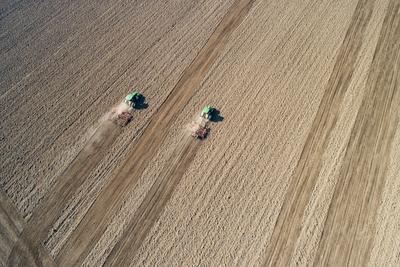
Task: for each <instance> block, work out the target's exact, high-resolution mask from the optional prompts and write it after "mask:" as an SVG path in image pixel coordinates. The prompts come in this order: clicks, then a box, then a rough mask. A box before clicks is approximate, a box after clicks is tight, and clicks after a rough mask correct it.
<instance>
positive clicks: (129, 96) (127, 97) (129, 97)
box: [125, 92, 139, 101]
mask: <svg viewBox="0 0 400 267" xmlns="http://www.w3.org/2000/svg"><path fill="white" fill-rule="evenodd" d="M138 95H139V93H138V92H133V93H130V94H129V95H127V96H126V97H125V99H126V100H128V101H132V100H133V98H135V97H136V96H138Z"/></svg>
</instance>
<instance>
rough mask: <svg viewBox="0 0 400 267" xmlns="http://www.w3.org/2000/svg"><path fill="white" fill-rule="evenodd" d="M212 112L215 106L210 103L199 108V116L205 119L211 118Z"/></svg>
mask: <svg viewBox="0 0 400 267" xmlns="http://www.w3.org/2000/svg"><path fill="white" fill-rule="evenodd" d="M214 112H215V108H214V107H213V106H211V105H207V106H205V107H204V108H203V109H202V110H201V114H200V116H201V117H203V118H205V119H207V120H211V118H212V117H213V115H214Z"/></svg>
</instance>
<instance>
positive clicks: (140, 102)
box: [134, 97, 149, 110]
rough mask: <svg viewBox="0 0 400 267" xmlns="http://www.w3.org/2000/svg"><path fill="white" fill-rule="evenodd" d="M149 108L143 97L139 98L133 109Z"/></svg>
mask: <svg viewBox="0 0 400 267" xmlns="http://www.w3.org/2000/svg"><path fill="white" fill-rule="evenodd" d="M148 107H149V103H147V101H146V98H145V97H141V98H140V99H139V100H137V101H136V103H135V107H134V109H139V110H141V109H146V108H148Z"/></svg>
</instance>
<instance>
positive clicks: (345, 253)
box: [315, 0, 400, 266]
mask: <svg viewBox="0 0 400 267" xmlns="http://www.w3.org/2000/svg"><path fill="white" fill-rule="evenodd" d="M399 12H400V2H399V1H398V0H392V1H391V2H390V3H389V8H388V10H387V14H386V17H385V20H384V23H383V25H384V26H383V28H382V31H381V34H380V38H379V41H378V44H377V49H376V51H375V55H374V59H373V62H372V68H371V72H370V73H369V76H368V82H367V91H366V94H365V97H364V99H363V102H362V104H361V107H360V110H359V112H358V114H357V119H356V123H355V125H354V128H353V130H352V133H351V136H350V140H349V143H348V148H347V151H346V154H345V158H344V161H343V165H342V167H341V171H340V175H339V178H338V182H337V184H336V187H335V192H334V195H333V199H332V202H331V204H330V207H329V212H328V216H327V219H326V221H325V226H324V231H323V234H322V239H321V241H320V246H319V251H318V253H317V258H316V261H315V265H318V266H328V265H329V266H332V265H337V266H345V265H346V266H366V265H367V263H368V262H369V256H370V252H371V245H372V243H373V238H374V235H375V228H376V214H377V210H378V208H379V204H380V201H381V194H382V189H383V186H384V184H385V178H386V169H387V165H388V163H389V156H390V149H391V147H392V141H393V137H394V134H395V130H396V126H397V125H398V120H399V115H398V114H399V113H398V108H399V106H400V92H399V91H400V15H399V14H400V13H399Z"/></svg>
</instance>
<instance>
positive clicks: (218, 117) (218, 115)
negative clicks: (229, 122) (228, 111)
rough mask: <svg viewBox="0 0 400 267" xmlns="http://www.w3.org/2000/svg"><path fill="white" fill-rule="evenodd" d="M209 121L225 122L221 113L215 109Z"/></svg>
mask: <svg viewBox="0 0 400 267" xmlns="http://www.w3.org/2000/svg"><path fill="white" fill-rule="evenodd" d="M209 120H210V121H211V122H221V121H223V120H224V117H222V116H221V113H220V111H219V110H218V109H215V110H214V112H213V114H212V116H211V118H210V119H209Z"/></svg>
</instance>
